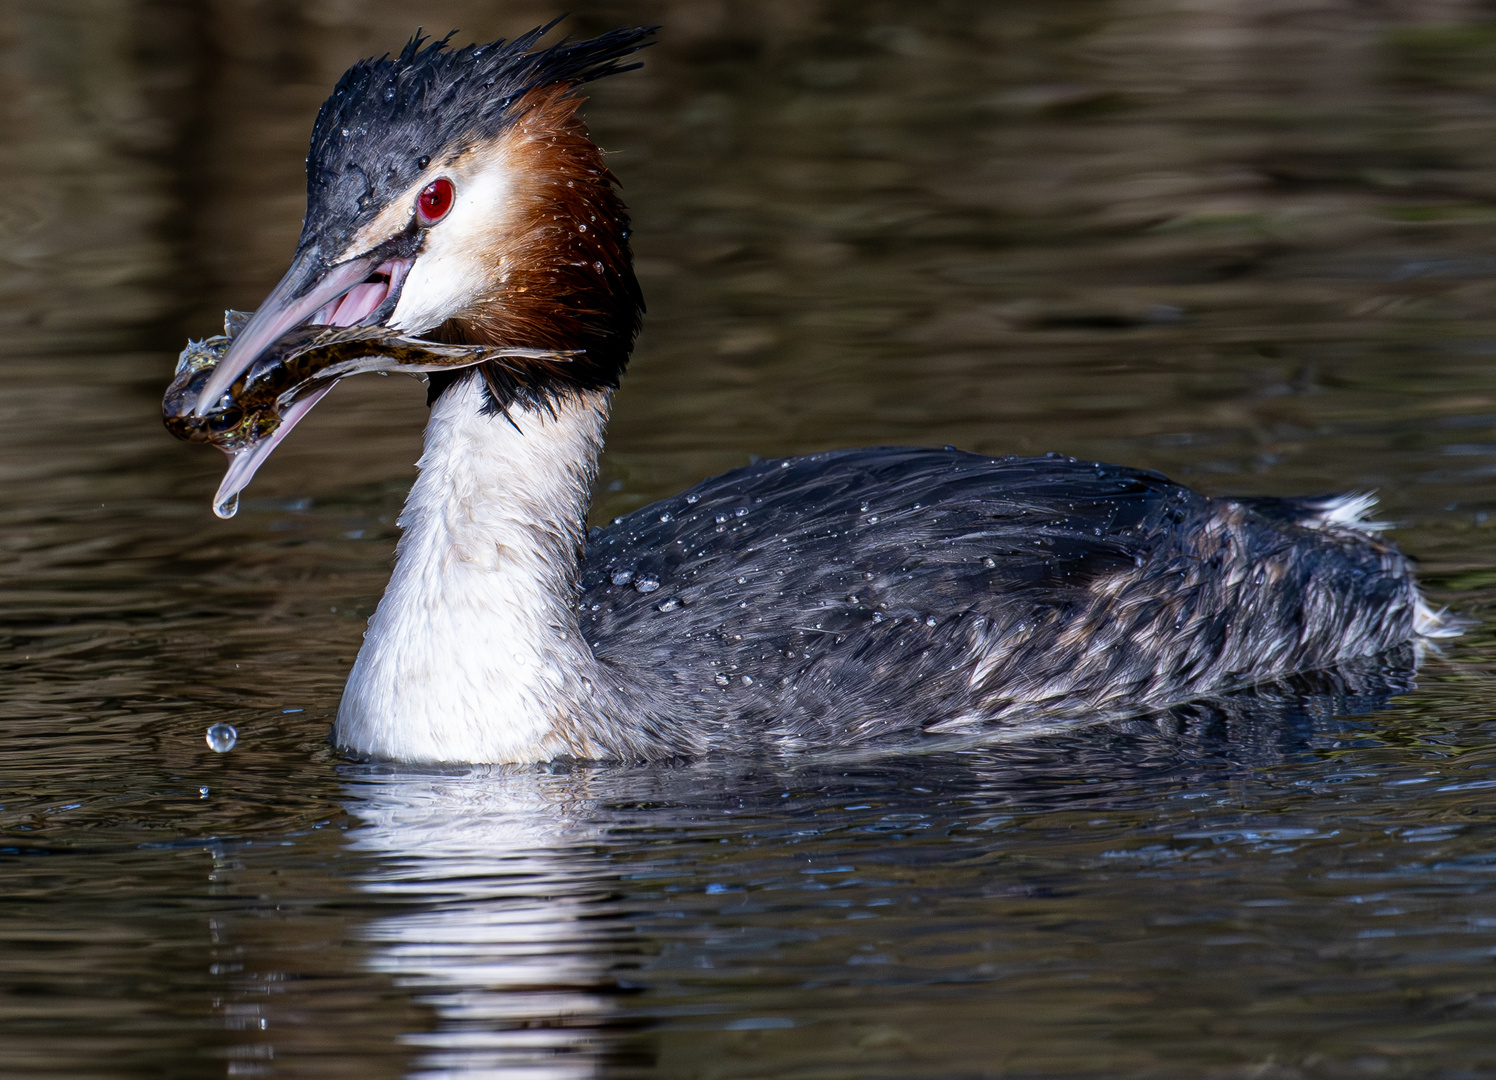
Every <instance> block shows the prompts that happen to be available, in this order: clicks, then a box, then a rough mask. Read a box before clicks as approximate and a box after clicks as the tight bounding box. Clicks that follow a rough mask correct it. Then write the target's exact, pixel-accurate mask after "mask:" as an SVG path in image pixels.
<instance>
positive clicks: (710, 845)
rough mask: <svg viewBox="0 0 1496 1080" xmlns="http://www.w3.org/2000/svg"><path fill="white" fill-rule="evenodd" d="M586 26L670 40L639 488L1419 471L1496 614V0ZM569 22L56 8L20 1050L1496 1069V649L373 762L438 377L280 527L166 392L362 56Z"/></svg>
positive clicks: (614, 144) (14, 758) (4, 755)
mask: <svg viewBox="0 0 1496 1080" xmlns="http://www.w3.org/2000/svg"><path fill="white" fill-rule="evenodd" d="M417 8H419V10H416V9H417ZM569 8H570V10H572V11H574V12H576V13H577V14H576V17H575V19H574V24H573V25H574V26H575V29H576V30H577V32H581V33H585V32H591V31H594V30H600V29H604V28H606V27H608V26H611V25H614V24H616V23H618V22H621V21H626V20H644V19H648V20H650V21H658V22H661V23H663V24H664V25H665V27H666V29H665V31H664V32H663V34H662V40H661V44H660V45H659V47H657V48H655V49H652V50H651V51H650V52H649V53H648V54H647V61H648V64H647V67H646V68H645V70H644V71H642V72H639V73H636V74H631V75H628V76H624V77H621V78H618V79H614V80H611V81H609V82H606V83H603V84H599V85H598V86H597V87H596V92H595V95H594V97H593V100H592V102H591V104H590V105H589V107H588V115H589V117H590V120H591V123H592V126H593V129H594V132H595V133H596V135H597V137H598V139H599V141H600V142H601V143H602V144H603V145H604V146H606V147H607V148H608V149H610V150H612V151H615V152H616V153H615V154H614V156H613V157H612V158H611V159H610V160H611V162H612V164H613V167H614V168H615V170H616V172H617V173H618V175H619V177H620V178H621V180H622V182H623V184H624V188H625V193H626V195H627V198H628V199H629V202H630V204H631V206H632V207H633V209H634V213H635V221H636V244H637V252H638V256H639V265H640V271H641V277H642V280H643V282H644V286H645V289H646V292H647V296H648V300H649V304H650V314H649V318H648V321H647V326H646V331H645V334H644V337H643V339H642V340H641V342H640V347H639V351H638V353H637V357H636V361H635V364H634V367H633V370H632V371H631V374H630V376H629V380H628V382H627V384H626V387H625V389H624V391H623V392H622V394H621V395H620V397H619V400H618V414H617V417H616V420H615V422H614V424H613V426H612V429H611V433H610V442H609V447H608V451H607V454H606V456H605V458H604V461H603V475H602V480H601V484H600V490H599V492H598V500H597V505H596V509H595V512H596V516H597V517H598V518H599V519H600V520H605V519H607V518H609V517H612V516H613V515H615V514H618V513H620V512H624V511H626V510H629V509H632V508H634V507H637V506H640V505H642V504H643V503H645V502H647V501H649V500H651V499H654V498H658V497H661V496H663V495H666V494H669V493H672V492H674V491H676V490H678V489H679V488H681V487H683V486H685V485H687V484H688V483H690V482H692V481H694V480H696V479H699V478H701V477H703V476H706V475H709V474H711V473H713V472H716V471H719V470H721V469H724V468H729V467H732V466H736V465H739V464H742V463H744V462H745V461H746V460H748V458H749V456H750V455H760V456H765V457H767V456H771V455H781V454H789V453H802V452H809V451H815V450H820V449H826V448H830V447H838V446H851V445H859V444H868V443H917V444H927V445H937V446H938V445H942V444H946V443H955V444H958V445H961V446H963V447H967V448H970V449H975V450H982V451H986V452H991V453H1004V452H1022V453H1038V452H1043V451H1048V450H1061V451H1065V452H1069V453H1073V454H1077V455H1083V456H1090V457H1097V458H1104V459H1109V460H1115V461H1121V462H1125V463H1128V464H1133V465H1140V466H1147V467H1152V468H1158V469H1161V470H1164V471H1166V472H1168V473H1170V474H1171V475H1173V476H1175V477H1177V478H1179V479H1182V480H1185V481H1187V482H1190V483H1192V484H1195V485H1196V486H1199V487H1201V488H1202V489H1204V490H1207V491H1209V492H1212V493H1217V494H1272V493H1276V494H1286V493H1311V492H1325V491H1335V490H1370V489H1375V490H1377V491H1378V492H1379V493H1380V495H1381V497H1382V499H1383V508H1384V516H1386V517H1389V518H1390V519H1392V520H1394V521H1396V522H1397V523H1398V524H1399V530H1398V533H1397V536H1398V538H1399V542H1400V543H1402V544H1403V545H1404V546H1405V547H1406V548H1407V550H1409V551H1410V552H1412V553H1414V554H1415V555H1417V556H1418V557H1419V559H1420V560H1422V573H1423V576H1424V578H1425V580H1426V581H1427V583H1428V585H1429V589H1430V592H1431V594H1432V595H1433V596H1434V597H1436V598H1437V600H1438V601H1439V602H1440V603H1445V604H1449V605H1451V606H1453V607H1455V608H1457V609H1459V610H1461V611H1463V612H1465V613H1467V614H1469V615H1472V616H1474V617H1476V618H1478V619H1487V620H1488V619H1489V616H1490V615H1491V614H1492V613H1493V610H1496V554H1493V552H1496V545H1493V544H1492V543H1491V540H1492V533H1491V530H1492V529H1493V528H1496V524H1493V523H1492V521H1491V520H1490V518H1489V515H1490V513H1491V512H1492V509H1493V499H1492V498H1491V495H1490V485H1491V481H1492V478H1493V477H1496V373H1493V372H1492V356H1493V354H1496V317H1493V316H1496V201H1493V200H1496V76H1493V75H1492V74H1491V72H1493V71H1496V25H1493V24H1490V23H1483V22H1481V21H1479V20H1480V18H1481V17H1482V11H1483V10H1484V9H1482V8H1480V7H1479V6H1477V5H1475V4H1473V3H1471V4H1465V3H1462V2H1460V0H1451V2H1449V3H1445V4H1440V5H1428V4H1414V3H1406V4H1400V3H1389V4H1382V5H1358V4H1352V3H1349V2H1344V3H1340V2H1325V3H1319V4H1307V3H1291V4H1290V3H1284V4H1276V3H1267V4H1249V5H1242V4H1234V3H1225V2H1219V0H1193V2H1189V3H1186V2H1183V0H1110V2H1107V0H1043V2H1039V0H1034V2H1032V3H1023V2H1014V3H1004V4H992V3H987V2H978V0H969V2H954V0H953V2H941V3H928V4H895V3H871V2H869V3H837V2H832V0H824V2H815V0H796V2H794V3H789V2H785V3H763V2H756V3H748V2H746V0H744V2H742V3H729V2H725V0H723V2H711V0H678V2H675V3H667V2H663V0H661V2H656V3H643V4H629V5H622V4H607V3H601V2H586V3H579V4H573V5H569ZM560 11H561V9H560V8H557V7H555V6H554V5H551V4H549V3H540V2H524V3H521V2H515V3H506V4H493V3H488V2H482V3H480V2H477V0H472V2H462V0H432V2H430V3H422V4H419V5H411V4H409V3H394V2H385V0H379V2H365V0H360V2H357V3H354V2H352V0H300V2H290V0H288V2H278V3H269V2H265V3H258V2H254V3H238V2H228V0H224V2H221V3H209V2H202V3H189V2H185V0H134V2H118V3H102V2H89V0H62V2H59V0H16V2H14V3H11V4H9V5H5V6H3V7H0V52H3V56H4V63H3V64H0V85H3V91H4V93H3V95H0V101H4V102H5V105H4V109H3V112H0V125H3V127H0V176H3V178H4V181H5V190H6V191H7V193H8V194H7V197H6V198H5V199H4V200H0V226H3V234H0V235H3V236H4V238H5V241H6V242H5V244H4V245H3V250H0V298H3V303H0V325H3V327H4V330H5V333H4V334H3V335H0V417H3V424H0V520H3V522H4V527H3V529H0V547H3V555H4V557H3V560H0V631H3V634H4V642H5V644H4V652H3V653H0V664H3V666H4V669H5V678H4V681H3V683H0V1074H3V1075H14V1076H17V1077H89V1078H95V1077H137V1076H138V1077H162V1076H165V1077H199V1076H204V1077H207V1076H236V1077H237V1076H266V1077H318V1078H323V1077H341V1076H347V1077H359V1078H368V1077H384V1076H390V1077H396V1076H419V1077H481V1076H504V1077H511V1076H513V1077H545V1078H552V1077H555V1078H571V1077H584V1076H586V1077H650V1078H654V1077H659V1078H674V1077H681V1078H686V1077H692V1078H698V1077H699V1078H724V1080H726V1078H739V1077H741V1078H745V1080H746V1078H761V1077H785V1078H802V1077H803V1078H812V1077H814V1078H823V1077H825V1078H830V1077H857V1078H864V1077H889V1078H910V1077H993V1076H1054V1077H1119V1076H1120V1077H1150V1078H1151V1077H1181V1078H1182V1077H1261V1078H1278V1077H1284V1078H1288V1077H1354V1076H1368V1077H1474V1076H1490V1075H1496V1049H1493V1047H1496V1042H1493V1040H1492V1039H1491V1036H1490V1033H1491V1031H1492V1030H1493V1025H1496V892H1493V884H1496V827H1493V819H1492V817H1493V815H1492V809H1491V807H1492V805H1493V798H1496V716H1493V711H1492V708H1491V705H1490V703H1491V701H1492V700H1493V691H1496V651H1493V643H1492V638H1491V634H1490V632H1489V630H1487V629H1486V628H1485V626H1484V625H1482V626H1478V627H1477V628H1476V629H1474V630H1473V631H1472V632H1471V633H1469V634H1468V635H1467V636H1466V637H1464V638H1463V639H1461V640H1459V641H1458V642H1455V643H1453V644H1452V646H1450V647H1449V648H1447V649H1446V650H1445V652H1444V654H1443V655H1430V656H1426V657H1424V658H1423V659H1422V662H1421V666H1420V667H1419V668H1418V670H1417V671H1416V673H1414V672H1412V671H1411V670H1410V667H1409V664H1410V663H1411V661H1409V660H1408V658H1403V659H1402V660H1398V659H1397V658H1393V659H1391V660H1389V661H1387V662H1386V663H1383V664H1373V665H1365V666H1363V667H1362V668H1359V669H1357V670H1354V671H1351V672H1348V673H1343V674H1342V675H1341V676H1339V677H1337V678H1317V679H1307V680H1302V681H1300V682H1298V683H1296V684H1294V685H1292V686H1287V687H1281V688H1275V689H1272V690H1270V691H1267V692H1264V693H1261V694H1256V695H1252V696H1250V697H1244V698H1240V699H1237V700H1233V701H1227V702H1221V703H1216V704H1213V705H1209V706H1196V707H1190V708H1186V709H1181V710H1177V711H1176V712H1174V713H1172V714H1170V715H1168V716H1162V717H1153V718H1146V719H1143V720H1138V721H1133V722H1129V723H1122V724H1111V725H1107V726H1104V727H1089V728H1079V729H1074V730H1067V731H1057V732H1052V733H1048V734H1044V735H1040V736H1035V737H1032V738H1026V739H1021V740H1009V741H989V742H987V743H985V744H982V743H969V742H956V741H934V740H932V741H928V742H925V743H921V744H918V745H916V746H914V747H903V748H898V749H894V750H889V751H885V752H879V753H873V752H869V753H866V754H858V755H851V756H842V757H834V758H815V759H772V760H770V759H766V760H734V761H706V762H700V763H696V764H691V765H682V766H676V767H671V768H629V769H620V768H593V767H573V768H569V769H560V768H557V769H550V770H547V769H507V770H506V769H496V770H479V771H476V772H453V773H423V772H412V771H399V770H384V769H377V768H372V767H368V766H358V765H354V764H351V763H348V762H346V761H343V760H341V759H339V758H338V757H337V756H336V755H335V754H333V753H332V752H331V751H330V750H329V748H328V747H327V744H326V741H325V736H326V732H327V728H328V725H329V723H330V721H331V717H332V715H333V712H334V710H335V708H336V704H337V699H338V694H339V692H340V689H341V685H342V680H343V678H344V675H345V673H346V671H347V668H348V665H349V663H350V662H351V659H352V657H353V655H354V653H355V651H356V650H357V647H358V643H359V635H360V632H361V630H362V628H363V624H364V620H365V619H366V618H367V617H368V615H369V613H370V612H371V611H372V609H373V605H374V603H375V602H376V600H377V598H378V596H379V593H380V591H381V589H382V587H383V584H384V580H385V577H386V575H387V573H388V569H389V565H390V557H391V553H392V550H393V545H394V541H395V538H396V535H397V534H396V530H395V528H394V525H393V521H394V518H395V516H396V515H397V514H398V511H399V506H400V502H401V499H402V497H403V493H404V490H405V488H406V487H407V486H408V485H409V483H410V480H411V478H412V475H413V467H412V462H413V461H414V459H415V457H416V454H417V452H418V447H419V433H420V427H421V424H422V422H423V420H424V408H423V406H422V390H421V388H420V387H419V386H417V385H416V384H415V383H414V382H411V381H410V380H405V379H398V378H397V379H378V378H372V377H370V378H366V379H364V380H361V381H354V382H350V383H348V384H345V385H344V386H342V387H340V389H339V390H338V392H337V393H336V394H334V395H333V396H332V397H331V398H330V399H329V400H328V401H327V403H325V404H324V405H323V406H321V407H320V408H319V409H318V411H317V412H316V413H315V414H313V417H312V419H311V420H309V421H308V422H307V423H306V424H305V425H303V426H302V427H301V428H299V429H298V430H297V432H296V434H295V435H294V436H292V437H291V439H289V440H288V442H287V444H286V445H285V446H284V447H282V449H281V450H280V451H278V452H277V454H276V456H275V458H273V459H272V461H271V462H270V464H269V465H268V466H267V467H266V469H264V470H263V471H262V474H261V476H260V477H259V478H258V479H257V480H256V481H255V484H254V486H253V487H252V488H251V489H250V491H249V492H248V497H247V498H246V500H245V503H244V509H243V510H241V512H240V514H239V516H238V517H237V518H235V519H234V520H232V521H230V522H220V521H218V520H216V519H214V518H213V517H212V515H211V513H210V511H209V499H210V497H211V495H212V492H213V490H214V488H215V487H216V484H217V481H218V478H219V475H220V470H221V467H222V459H221V458H220V457H219V456H218V455H216V454H214V453H212V452H210V451H208V450H206V449H204V448H198V447H189V446H185V445H182V444H177V443H174V442H173V441H172V440H171V439H170V438H169V437H168V436H167V435H166V433H165V432H164V431H163V430H162V428H161V426H160V423H159V419H158V416H157V410H158V408H159V399H160V394H161V391H162V389H163V387H164V386H165V384H166V382H167V381H168V380H169V378H170V373H171V368H172V362H173V358H174V356H175V352H176V350H177V349H178V348H179V347H180V346H181V343H182V341H183V340H184V339H185V338H186V337H187V336H189V335H191V336H199V337H200V336H202V335H204V334H206V333H209V332H212V330H213V329H214V326H215V324H216V323H217V321H218V319H219V318H220V317H221V312H222V309H223V308H225V307H229V306H234V307H241V308H242V307H252V306H254V305H255V304H256V303H257V302H258V301H259V299H260V298H261V297H262V296H263V295H264V293H265V292H266V291H267V290H268V288H269V287H270V286H271V285H272V284H273V283H274V281H275V279H276V278H277V277H278V276H279V274H280V272H281V270H282V269H283V266H284V262H285V260H286V259H287V257H288V255H289V253H290V251H291V248H292V246H293V244H294V240H295V236H296V233H297V230H298V227H299V222H300V214H301V199H302V195H301V178H300V169H301V159H302V157H303V155H304V152H305V139H306V135H307V132H308V131H309V128H310V123H311V118H312V115H313V113H314V111H315V108H316V106H317V104H318V103H319V102H320V100H321V99H322V97H323V96H325V94H326V93H327V90H328V88H329V87H330V86H331V84H332V82H333V80H334V79H335V78H336V77H337V75H338V74H339V73H340V72H341V71H342V69H343V68H344V67H345V66H346V65H347V64H348V63H350V62H351V61H352V60H354V59H357V58H359V57H361V56H366V55H370V54H375V55H377V54H380V53H383V52H385V51H387V50H390V49H394V48H397V47H398V46H399V44H400V43H401V42H402V41H403V40H404V37H405V36H406V35H407V34H408V33H409V32H410V31H411V30H412V29H414V26H415V25H416V24H423V25H425V26H426V27H427V28H428V29H430V30H437V31H438V32H444V31H445V30H446V29H447V28H449V27H458V28H460V29H461V30H462V35H461V37H462V39H463V40H469V39H471V38H488V37H493V36H498V35H501V34H505V35H507V34H513V33H515V32H518V31H522V30H524V29H527V28H528V27H530V26H532V25H534V24H536V23H538V22H541V21H544V20H545V19H547V18H549V17H551V16H552V15H554V14H558V13H560ZM1414 683H1416V688H1414V686H1413V684H1414ZM215 723H227V724H232V725H233V726H234V727H235V728H236V729H237V731H238V742H237V744H236V746H235V747H234V749H233V750H232V751H230V752H228V753H226V754H215V753H214V752H212V751H211V750H210V749H209V747H208V745H207V743H206V741H205V738H204V734H205V732H206V731H207V729H208V727H209V726H210V725H212V724H215Z"/></svg>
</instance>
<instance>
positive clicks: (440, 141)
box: [302, 20, 657, 256]
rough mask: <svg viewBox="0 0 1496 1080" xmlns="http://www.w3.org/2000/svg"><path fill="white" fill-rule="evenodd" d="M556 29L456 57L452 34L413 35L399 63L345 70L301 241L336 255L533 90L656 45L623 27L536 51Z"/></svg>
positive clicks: (324, 118) (321, 126)
mask: <svg viewBox="0 0 1496 1080" xmlns="http://www.w3.org/2000/svg"><path fill="white" fill-rule="evenodd" d="M559 21H560V20H556V21H555V22H551V23H549V24H547V25H545V26H540V27H536V28H535V29H534V30H531V31H530V32H529V33H526V34H522V35H520V36H519V37H517V38H515V39H514V40H513V41H504V40H502V39H501V40H499V41H493V42H489V43H488V44H486V45H469V46H467V47H466V48H462V49H456V50H450V49H448V48H447V43H448V42H449V41H450V40H451V38H452V35H451V34H448V35H447V36H446V37H444V38H441V39H440V40H438V41H431V40H430V39H429V38H426V37H423V36H422V35H421V34H420V33H419V32H417V34H416V35H415V36H414V37H412V38H411V39H410V41H409V42H407V43H406V45H405V48H404V49H402V50H401V52H400V55H399V56H398V57H396V58H395V59H393V60H392V59H390V58H389V56H388V55H385V56H383V57H380V58H379V59H377V60H373V59H370V60H361V61H359V62H358V63H356V64H354V65H353V66H352V67H351V68H349V69H348V71H347V72H345V73H344V75H343V77H342V78H341V79H339V80H338V84H337V86H336V88H334V90H333V92H332V96H331V97H329V98H328V99H327V100H326V101H325V102H323V104H322V108H321V109H320V110H319V111H318V113H317V121H316V123H315V124H314V125H313V128H312V143H311V149H310V151H309V152H308V155H307V216H306V224H305V225H304V227H303V231H302V243H303V244H306V243H308V242H309V241H313V240H315V241H316V242H318V243H319V244H320V245H322V246H323V250H324V253H325V254H326V255H329V256H330V255H332V254H334V251H333V250H332V249H333V248H335V247H338V246H339V245H341V244H343V243H346V241H347V240H348V238H350V237H351V236H352V235H353V233H354V232H356V231H357V230H358V228H359V227H360V226H361V225H362V224H363V223H364V222H365V221H366V220H368V219H370V218H372V217H373V216H374V215H375V214H377V213H378V212H379V209H380V207H381V206H382V205H384V203H385V202H386V201H387V199H388V198H389V197H390V196H392V195H393V194H395V193H397V192H400V191H403V190H404V189H405V188H406V187H408V186H409V185H410V184H411V183H413V182H414V180H415V178H416V176H417V175H418V174H419V172H420V170H421V167H422V166H421V164H420V162H421V159H422V158H427V159H434V160H440V158H441V157H442V156H450V155H452V154H454V153H457V152H460V151H461V150H462V149H463V148H464V147H465V146H466V145H468V144H470V143H472V142H475V141H478V140H482V139H487V138H491V137H493V136H494V135H496V134H498V133H499V132H500V131H501V130H502V129H503V128H504V126H505V124H506V123H508V122H509V121H510V120H511V119H512V116H511V114H510V112H509V106H510V105H511V104H513V103H514V102H515V101H517V100H519V99H520V98H521V97H523V96H524V95H525V94H526V93H528V92H529V91H531V90H536V89H539V88H541V87H547V86H554V85H557V84H571V85H574V86H580V85H582V84H583V83H588V82H591V81H592V80H594V79H600V78H602V77H603V76H605V75H613V74H617V73H618V72H621V71H630V70H632V69H634V68H637V67H640V66H641V65H640V64H638V63H632V64H629V63H623V62H622V61H623V60H624V58H626V57H628V56H629V55H631V54H632V53H634V52H637V51H638V50H639V49H641V48H644V47H646V46H648V45H652V44H653V42H652V41H650V40H649V38H650V37H651V36H652V35H653V34H654V32H655V30H656V29H657V27H654V26H639V27H621V28H619V29H617V30H612V31H609V32H608V33H606V34H603V35H601V36H600V37H595V38H591V39H589V40H585V41H574V40H572V39H570V38H566V39H563V40H562V41H559V42H557V43H556V44H555V45H552V46H550V47H549V48H546V49H541V50H538V51H534V52H532V51H531V49H533V48H534V46H535V45H536V44H537V43H538V42H539V41H540V39H541V38H543V37H544V36H545V35H546V34H547V33H548V32H549V31H550V30H551V29H552V28H554V27H555V25H556V22H559ZM314 226H315V228H316V232H317V236H316V237H315V238H314V237H313V236H311V235H310V234H311V231H312V229H313V227H314Z"/></svg>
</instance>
